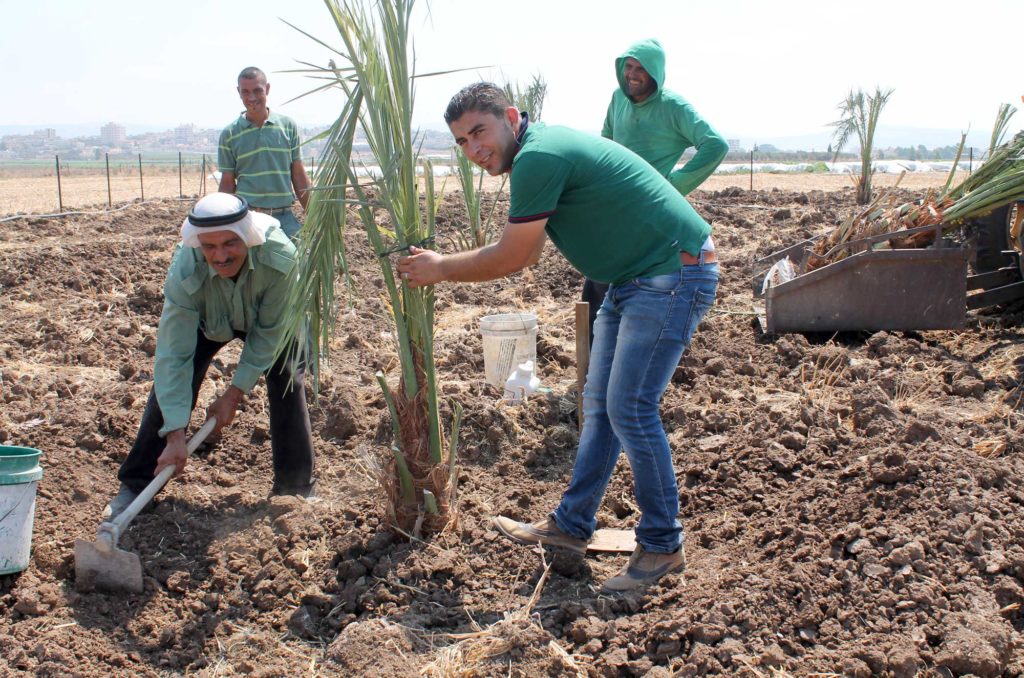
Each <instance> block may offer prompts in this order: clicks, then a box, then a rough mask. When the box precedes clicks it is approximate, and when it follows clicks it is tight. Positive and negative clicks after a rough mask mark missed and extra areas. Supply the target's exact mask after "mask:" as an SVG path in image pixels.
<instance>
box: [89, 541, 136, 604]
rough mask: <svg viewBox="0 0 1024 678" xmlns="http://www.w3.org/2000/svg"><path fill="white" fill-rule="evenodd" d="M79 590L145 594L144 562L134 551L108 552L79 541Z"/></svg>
mask: <svg viewBox="0 0 1024 678" xmlns="http://www.w3.org/2000/svg"><path fill="white" fill-rule="evenodd" d="M75 589H76V590H77V591H81V592H83V593H88V592H91V591H97V590H99V591H113V592H125V593H142V561H141V560H139V557H138V556H137V555H135V554H134V553H132V552H131V551H123V550H121V549H119V548H117V547H116V546H114V547H112V548H110V549H109V550H107V549H104V548H100V547H98V546H97V545H96V542H92V541H86V540H85V539H76V540H75Z"/></svg>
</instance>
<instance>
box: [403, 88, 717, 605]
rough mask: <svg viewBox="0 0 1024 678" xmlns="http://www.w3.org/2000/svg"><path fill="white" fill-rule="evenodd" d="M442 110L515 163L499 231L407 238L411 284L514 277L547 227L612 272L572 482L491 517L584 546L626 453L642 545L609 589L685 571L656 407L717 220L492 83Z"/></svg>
mask: <svg viewBox="0 0 1024 678" xmlns="http://www.w3.org/2000/svg"><path fill="white" fill-rule="evenodd" d="M445 120H446V121H447V123H448V127H449V129H450V130H451V132H452V135H453V136H454V137H455V142H456V143H457V144H459V146H460V147H461V148H462V150H463V151H464V152H465V153H466V155H467V156H468V157H469V159H470V160H472V161H473V162H474V163H476V164H477V165H479V166H480V167H482V168H483V169H484V170H486V171H487V173H488V174H491V175H492V176H493V175H498V174H503V173H511V175H512V180H511V184H510V185H511V186H512V199H511V205H510V207H509V220H508V224H507V225H506V226H505V230H504V232H503V233H502V236H501V239H500V240H499V241H498V242H496V243H494V244H492V245H488V246H487V247H483V248H481V249H478V250H473V251H471V252H459V253H454V254H447V255H442V254H439V253H437V252H433V251H429V250H420V249H418V248H415V247H413V248H410V256H408V257H403V258H401V259H399V260H398V270H399V271H400V272H401V274H402V276H403V277H404V278H405V280H406V281H407V283H408V284H410V285H413V286H418V285H432V284H434V283H437V282H440V281H443V280H453V281H477V280H490V279H493V278H499V277H502V276H505V275H508V274H510V273H513V272H515V271H518V270H520V269H522V268H524V267H526V266H529V265H531V264H533V263H535V262H536V261H537V260H538V259H539V258H540V255H541V250H542V249H543V248H544V241H545V238H546V236H550V237H551V240H552V242H554V244H555V246H556V247H557V248H558V249H559V250H560V251H561V252H562V253H563V254H564V255H565V257H566V258H567V259H568V260H569V262H570V263H571V264H572V265H573V266H575V267H576V268H577V269H579V270H580V271H581V272H583V273H584V274H585V275H587V276H588V277H592V278H594V279H596V280H599V281H603V282H608V283H611V287H610V288H609V290H608V295H607V297H606V299H605V301H604V305H603V306H602V307H601V314H600V316H599V317H598V319H597V323H596V325H595V327H594V335H595V336H594V350H593V354H592V356H591V361H590V371H589V373H588V374H587V385H586V389H585V392H584V400H583V411H584V415H585V416H584V425H583V431H582V432H581V433H580V443H579V449H578V451H577V455H576V464H575V467H574V468H573V474H572V480H571V481H570V483H569V487H568V488H567V489H566V491H565V493H564V494H563V496H562V501H561V503H560V504H559V506H558V507H557V508H556V509H555V510H554V511H553V512H552V513H551V514H550V515H549V516H548V517H547V518H544V519H541V520H539V521H537V522H534V523H525V522H518V521H516V520H513V519H511V518H507V517H504V516H499V517H497V518H496V519H495V524H496V526H497V527H498V529H499V530H501V532H502V533H503V534H504V535H506V536H507V537H509V538H510V539H513V540H515V541H518V542H521V543H526V544H538V543H540V544H548V545H551V546H557V547H561V548H564V549H569V550H572V551H576V552H579V553H584V552H586V548H587V542H588V540H589V539H590V537H591V536H592V535H593V533H594V530H595V529H596V528H597V520H596V516H597V509H598V507H599V505H600V504H601V500H602V498H603V496H604V493H605V490H606V488H607V486H608V481H609V479H610V478H611V475H612V471H613V470H614V468H615V463H616V461H617V459H618V457H619V453H620V451H622V450H625V452H626V456H627V458H628V459H629V463H630V466H631V467H632V469H633V478H634V493H635V496H636V502H637V505H638V506H639V507H640V510H641V512H642V515H641V518H640V522H639V524H638V525H637V528H636V538H637V543H638V546H637V548H636V551H635V552H634V553H633V556H632V557H631V558H630V560H629V563H628V564H627V565H626V567H624V568H623V569H622V571H621V572H619V574H617V575H616V576H615V577H612V578H611V579H609V580H608V581H607V582H605V583H604V585H603V589H604V590H605V591H607V592H613V593H614V592H619V591H626V590H630V589H633V588H637V587H640V586H645V585H647V584H651V583H653V582H655V581H657V580H658V579H659V578H661V577H662V576H663V575H665V574H667V573H669V572H676V571H679V570H681V569H682V568H683V566H684V564H685V558H684V556H683V549H682V525H681V524H680V523H679V520H678V518H677V514H678V513H679V494H678V489H677V487H676V479H675V470H674V469H673V466H672V453H671V450H670V449H669V443H668V438H667V436H666V435H665V430H664V428H663V426H662V423H661V418H660V415H659V412H658V404H659V401H660V400H661V396H662V393H663V392H664V391H665V388H666V386H667V385H668V382H669V379H670V378H671V376H672V373H673V371H674V370H675V367H676V364H677V363H678V362H679V358H680V356H681V355H682V353H683V351H684V350H685V348H686V346H687V345H688V344H689V343H690V339H691V337H692V336H693V333H694V331H695V330H696V328H697V325H698V324H699V323H700V320H701V318H702V317H703V316H704V314H705V312H706V311H707V310H708V309H709V308H710V307H711V304H712V303H713V301H714V298H715V292H716V290H717V287H718V264H716V263H714V261H715V255H714V252H713V251H710V252H709V251H707V250H704V249H703V247H704V245H705V243H706V242H707V240H708V237H709V234H710V232H711V227H710V226H709V225H708V224H707V223H706V222H705V221H704V220H703V219H702V218H701V217H700V215H698V214H697V213H696V212H695V211H694V209H693V208H692V207H691V206H690V204H689V203H688V202H686V199H685V198H683V197H682V196H681V195H679V193H678V191H676V190H675V189H674V188H672V186H670V185H669V184H668V182H666V181H665V179H664V177H662V176H661V175H660V174H658V172H657V171H656V170H654V169H653V168H652V167H651V166H650V165H649V164H647V163H646V162H644V161H643V160H642V159H640V158H639V157H638V156H637V155H636V154H634V153H631V152H629V151H628V150H626V149H625V148H623V147H622V146H620V145H618V144H616V143H613V142H611V141H609V140H607V139H602V138H600V137H597V136H593V135H588V134H583V133H581V132H577V131H575V130H572V129H569V128H566V127H558V126H546V125H545V124H544V123H539V122H536V123H530V122H529V121H528V118H527V116H526V115H524V114H521V113H520V111H518V110H517V109H516V108H514V107H513V106H511V104H510V103H509V101H508V99H506V98H505V95H504V93H503V92H502V90H501V89H500V88H498V87H496V86H495V85H493V84H490V83H477V84H475V85H470V86H469V87H466V88H465V89H463V90H462V91H460V92H459V93H458V94H456V95H455V97H453V98H452V100H451V102H450V103H449V104H448V109H447V111H446V112H445Z"/></svg>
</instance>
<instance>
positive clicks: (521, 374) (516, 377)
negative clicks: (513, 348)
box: [505, 360, 540, 405]
mask: <svg viewBox="0 0 1024 678" xmlns="http://www.w3.org/2000/svg"><path fill="white" fill-rule="evenodd" d="M539 386H540V379H538V378H537V376H536V375H535V374H534V373H533V361H532V360H527V361H526V362H525V363H522V364H520V365H519V366H518V367H516V369H515V371H514V372H513V373H512V374H511V375H509V378H508V379H507V380H506V381H505V402H507V403H512V404H515V405H518V404H521V403H523V402H525V401H526V396H528V395H530V394H531V393H533V392H534V391H536V390H537V388H538V387H539Z"/></svg>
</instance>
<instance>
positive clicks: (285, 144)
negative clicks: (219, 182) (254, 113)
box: [217, 112, 301, 207]
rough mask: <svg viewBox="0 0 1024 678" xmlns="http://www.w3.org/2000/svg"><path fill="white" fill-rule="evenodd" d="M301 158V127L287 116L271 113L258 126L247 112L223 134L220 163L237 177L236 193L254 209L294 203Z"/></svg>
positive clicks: (218, 155) (285, 205)
mask: <svg viewBox="0 0 1024 678" xmlns="http://www.w3.org/2000/svg"><path fill="white" fill-rule="evenodd" d="M299 159H301V156H300V155H299V131H298V128H297V127H296V126H295V122H294V121H293V120H292V119H291V118H289V117H287V116H284V115H278V114H277V113H274V112H271V113H270V117H268V118H267V121H266V122H265V123H263V126H262V127H257V126H256V125H254V124H253V123H251V122H250V121H249V119H248V118H246V117H245V112H243V113H242V114H241V115H240V116H238V119H237V120H235V121H234V122H233V123H231V124H230V125H228V126H227V127H225V128H224V130H223V131H222V132H221V133H220V145H219V147H218V149H217V164H218V165H220V169H221V171H222V172H231V173H233V174H234V175H235V185H236V188H235V193H237V194H238V195H240V196H242V197H243V198H245V199H246V201H247V202H248V203H249V204H250V205H252V206H254V207H289V206H290V205H291V204H292V202H294V200H295V193H294V192H293V191H292V162H294V161H295V160H299Z"/></svg>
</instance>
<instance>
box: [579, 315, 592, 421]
mask: <svg viewBox="0 0 1024 678" xmlns="http://www.w3.org/2000/svg"><path fill="white" fill-rule="evenodd" d="M589 368H590V304H589V303H587V302H585V301H577V302H576V418H577V419H578V420H579V422H580V430H581V431H582V430H583V386H584V385H586V383H587V370H588V369H589Z"/></svg>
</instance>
